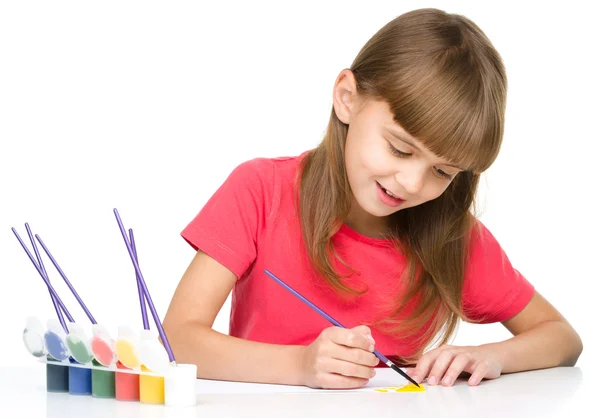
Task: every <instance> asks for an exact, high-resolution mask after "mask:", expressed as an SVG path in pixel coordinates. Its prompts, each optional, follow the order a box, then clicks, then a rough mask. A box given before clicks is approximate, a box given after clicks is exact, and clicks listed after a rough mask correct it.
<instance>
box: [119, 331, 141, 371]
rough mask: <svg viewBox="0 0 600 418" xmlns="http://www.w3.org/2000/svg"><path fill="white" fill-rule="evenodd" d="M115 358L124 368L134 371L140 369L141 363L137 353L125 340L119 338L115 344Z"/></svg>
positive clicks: (129, 342)
mask: <svg viewBox="0 0 600 418" xmlns="http://www.w3.org/2000/svg"><path fill="white" fill-rule="evenodd" d="M116 351H117V357H118V358H119V361H120V362H121V363H123V365H124V366H125V367H128V368H130V369H136V368H138V367H140V365H141V361H140V356H139V355H138V353H137V349H136V348H135V346H134V345H133V344H132V343H131V341H129V340H127V339H123V338H120V339H118V340H117V344H116Z"/></svg>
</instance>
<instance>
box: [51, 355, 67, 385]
mask: <svg viewBox="0 0 600 418" xmlns="http://www.w3.org/2000/svg"><path fill="white" fill-rule="evenodd" d="M46 359H47V360H48V361H54V359H53V358H52V357H50V356H47V357H46ZM46 390H47V391H48V392H68V391H69V368H68V367H66V366H58V365H56V364H46Z"/></svg>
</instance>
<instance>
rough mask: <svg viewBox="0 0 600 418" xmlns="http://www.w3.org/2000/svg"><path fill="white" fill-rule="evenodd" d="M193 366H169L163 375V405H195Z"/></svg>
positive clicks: (194, 374)
mask: <svg viewBox="0 0 600 418" xmlns="http://www.w3.org/2000/svg"><path fill="white" fill-rule="evenodd" d="M196 374H197V367H196V365H195V364H178V365H176V366H175V365H169V367H168V369H167V372H166V374H165V405H166V406H180V407H188V406H195V405H196Z"/></svg>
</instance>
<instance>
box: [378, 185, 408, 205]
mask: <svg viewBox="0 0 600 418" xmlns="http://www.w3.org/2000/svg"><path fill="white" fill-rule="evenodd" d="M377 185H378V186H379V187H380V188H381V190H383V192H384V193H385V194H387V195H388V196H390V197H392V198H394V199H397V200H402V201H403V200H404V199H402V198H400V197H398V196H396V195H395V194H394V193H392V192H390V191H389V190H388V189H386V188H385V187H383V186H382V185H381V184H379V182H377Z"/></svg>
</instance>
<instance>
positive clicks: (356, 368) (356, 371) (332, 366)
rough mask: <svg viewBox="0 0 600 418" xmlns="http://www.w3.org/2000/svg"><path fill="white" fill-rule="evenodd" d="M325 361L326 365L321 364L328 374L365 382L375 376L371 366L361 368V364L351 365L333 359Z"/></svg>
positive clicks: (347, 362)
mask: <svg viewBox="0 0 600 418" xmlns="http://www.w3.org/2000/svg"><path fill="white" fill-rule="evenodd" d="M326 361H327V364H323V368H324V369H325V370H327V371H328V372H329V373H335V374H340V375H342V376H347V377H356V378H359V379H366V380H369V379H371V378H372V377H374V376H375V369H373V367H371V366H363V365H361V364H356V363H351V362H349V361H344V360H338V359H335V358H328V359H327V360H326Z"/></svg>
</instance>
